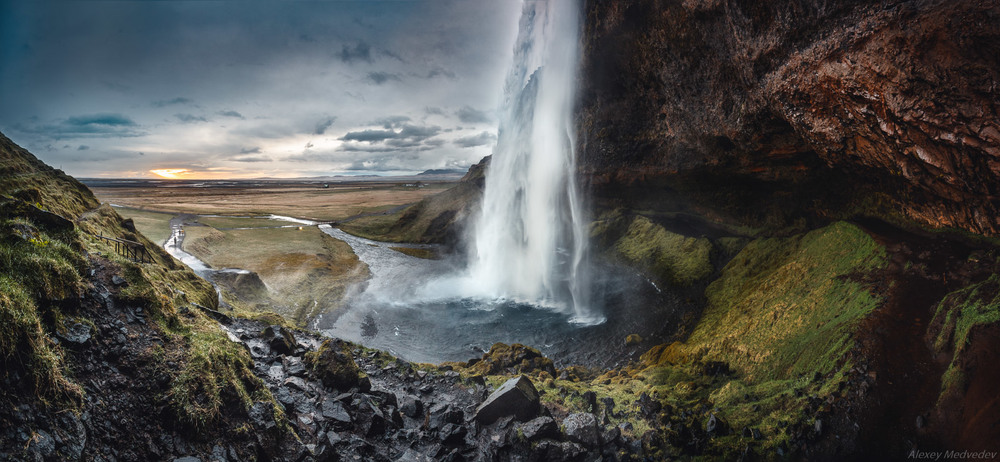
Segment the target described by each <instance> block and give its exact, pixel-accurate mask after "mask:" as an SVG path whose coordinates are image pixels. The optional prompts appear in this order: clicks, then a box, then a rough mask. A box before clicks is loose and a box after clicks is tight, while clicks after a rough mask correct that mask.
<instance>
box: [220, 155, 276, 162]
mask: <svg viewBox="0 0 1000 462" xmlns="http://www.w3.org/2000/svg"><path fill="white" fill-rule="evenodd" d="M229 160H231V161H233V162H271V160H272V159H271V158H270V157H268V156H237V157H231V158H230V159H229Z"/></svg>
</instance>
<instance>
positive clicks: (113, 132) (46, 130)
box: [15, 113, 146, 150]
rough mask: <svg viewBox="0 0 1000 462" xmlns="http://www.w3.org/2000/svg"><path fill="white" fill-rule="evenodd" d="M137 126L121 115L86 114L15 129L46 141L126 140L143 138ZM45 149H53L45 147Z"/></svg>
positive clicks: (143, 133)
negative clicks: (83, 139)
mask: <svg viewBox="0 0 1000 462" xmlns="http://www.w3.org/2000/svg"><path fill="white" fill-rule="evenodd" d="M138 127H139V125H138V124H137V123H135V121H133V120H132V119H130V118H128V117H126V116H124V115H122V114H112V113H104V114H88V115H81V116H73V117H69V118H66V119H63V120H58V121H56V122H55V123H50V124H42V125H17V126H15V129H16V130H18V131H21V132H24V133H30V134H34V135H39V136H40V137H41V138H43V139H48V140H64V139H72V138H127V137H136V136H144V135H145V134H146V133H145V132H142V131H140V130H138ZM46 149H49V150H52V149H55V148H54V147H52V148H51V149H50V146H49V145H47V146H46Z"/></svg>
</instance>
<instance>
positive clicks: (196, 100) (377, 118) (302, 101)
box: [0, 0, 520, 178]
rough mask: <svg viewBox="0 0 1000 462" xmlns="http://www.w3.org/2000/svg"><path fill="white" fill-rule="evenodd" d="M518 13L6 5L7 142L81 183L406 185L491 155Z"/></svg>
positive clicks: (255, 0)
mask: <svg viewBox="0 0 1000 462" xmlns="http://www.w3.org/2000/svg"><path fill="white" fill-rule="evenodd" d="M519 13H520V1H517V0H483V1H478V0H477V1H472V0H405V1H403V0H401V1H372V0H356V1H349V0H340V1H337V0H327V1H310V0H229V1H226V0H221V1H219V0H186V1H175V0H124V1H123V0H118V1H90V0H62V1H55V0H32V1H24V0H0V132H3V133H4V134H5V135H7V136H8V137H9V138H11V139H12V140H14V141H15V142H16V143H18V144H20V145H21V146H23V147H25V148H27V149H28V150H30V151H31V152H33V153H34V154H35V155H36V156H38V157H39V158H41V159H42V160H44V161H45V162H47V163H49V164H50V165H53V166H55V167H59V168H62V169H63V170H65V171H66V172H67V173H69V174H71V175H75V176H79V177H152V176H155V175H154V174H153V173H151V171H153V170H158V171H160V172H161V173H165V174H167V175H169V174H171V173H170V172H174V173H173V174H174V175H176V176H181V177H188V178H236V177H261V176H270V177H297V176H318V175H336V174H382V175H386V174H403V173H413V172H419V171H422V170H425V169H432V168H464V167H468V165H470V164H471V163H474V162H476V161H478V160H479V159H480V158H482V157H483V156H485V155H488V154H489V153H490V151H491V149H492V146H493V144H494V143H495V141H496V125H497V121H496V109H497V106H498V104H499V102H500V99H501V96H502V95H501V94H500V93H501V87H502V84H503V78H504V74H505V73H506V70H507V67H508V65H509V61H510V58H511V55H512V47H513V43H514V38H515V35H516V33H517V30H516V27H517V20H518V15H519Z"/></svg>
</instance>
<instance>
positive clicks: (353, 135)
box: [340, 130, 398, 143]
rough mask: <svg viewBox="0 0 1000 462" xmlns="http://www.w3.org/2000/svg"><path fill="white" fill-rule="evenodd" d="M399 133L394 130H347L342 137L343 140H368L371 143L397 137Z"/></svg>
mask: <svg viewBox="0 0 1000 462" xmlns="http://www.w3.org/2000/svg"><path fill="white" fill-rule="evenodd" d="M397 135H398V134H397V133H396V132H394V131H392V130H362V131H359V132H347V133H346V134H344V136H342V137H340V140H341V141H366V142H369V143H372V142H378V141H385V140H388V139H393V138H396V136H397Z"/></svg>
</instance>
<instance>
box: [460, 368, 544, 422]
mask: <svg viewBox="0 0 1000 462" xmlns="http://www.w3.org/2000/svg"><path fill="white" fill-rule="evenodd" d="M540 410H541V405H540V403H539V401H538V391H537V390H535V386H534V385H532V384H531V380H528V378H527V377H525V376H523V375H522V376H520V377H515V378H512V379H510V380H508V381H506V382H504V384H503V385H501V386H500V388H497V389H496V391H494V392H493V394H491V395H490V396H489V398H486V401H484V402H483V404H481V405H480V406H479V408H478V409H476V420H478V421H479V422H480V423H482V424H484V425H487V424H491V423H493V422H495V421H496V420H497V419H499V418H501V417H505V416H514V418H515V419H517V420H521V421H525V420H530V419H531V418H533V417H535V416H537V415H538V412H539V411H540Z"/></svg>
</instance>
